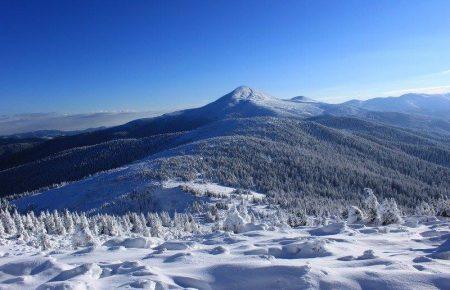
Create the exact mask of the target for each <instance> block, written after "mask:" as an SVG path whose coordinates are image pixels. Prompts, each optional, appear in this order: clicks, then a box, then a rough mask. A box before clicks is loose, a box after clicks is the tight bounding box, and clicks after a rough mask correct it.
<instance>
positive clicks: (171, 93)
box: [0, 0, 450, 114]
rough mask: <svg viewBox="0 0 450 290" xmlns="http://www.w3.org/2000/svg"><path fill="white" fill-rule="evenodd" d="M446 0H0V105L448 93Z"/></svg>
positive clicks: (35, 108) (61, 108) (20, 108)
mask: <svg viewBox="0 0 450 290" xmlns="http://www.w3.org/2000/svg"><path fill="white" fill-rule="evenodd" d="M449 15H450V2H449V1H448V0H445V1H433V0H431V1H414V0H413V1H411V0H408V1H382V0H380V1H332V0H328V1H250V0H247V1H216V0H215V1H206V0H205V1H196V0H191V1H58V0H56V1H19V0H17V1H16V0H10V1H8V0H5V1H0V43H1V45H0V114H13V113H24V112H49V111H54V112H65V113H75V112H92V111H102V110H155V109H176V108H182V107H187V106H196V105H202V104H205V103H207V102H209V101H212V100H214V99H216V98H217V97H219V96H221V95H223V94H224V93H226V92H228V91H230V90H232V89H233V88H235V87H237V86H239V85H248V86H251V87H254V88H258V89H260V90H262V91H264V92H267V93H269V94H271V95H274V96H278V97H282V98H288V97H293V96H296V95H305V96H308V97H312V98H316V99H319V100H322V101H329V102H340V101H344V100H347V99H351V98H361V99H364V98H369V97H375V96H387V95H399V94H401V93H403V92H409V91H418V92H441V91H450V17H449Z"/></svg>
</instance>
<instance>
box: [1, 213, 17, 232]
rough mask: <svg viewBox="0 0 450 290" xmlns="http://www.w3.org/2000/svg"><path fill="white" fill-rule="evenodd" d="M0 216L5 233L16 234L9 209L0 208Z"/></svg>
mask: <svg viewBox="0 0 450 290" xmlns="http://www.w3.org/2000/svg"><path fill="white" fill-rule="evenodd" d="M0 218H1V220H2V222H3V227H4V228H5V233H6V234H7V235H15V234H16V225H15V224H14V220H13V219H12V217H11V214H10V213H9V211H8V210H2V211H1V212H0Z"/></svg>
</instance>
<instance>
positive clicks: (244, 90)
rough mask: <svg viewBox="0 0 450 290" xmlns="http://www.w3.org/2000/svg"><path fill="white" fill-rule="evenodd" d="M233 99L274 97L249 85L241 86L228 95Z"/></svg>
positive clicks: (250, 99)
mask: <svg viewBox="0 0 450 290" xmlns="http://www.w3.org/2000/svg"><path fill="white" fill-rule="evenodd" d="M227 96H228V97H229V98H230V99H231V100H233V101H245V100H247V101H262V100H268V99H273V97H270V96H268V95H266V94H264V93H262V92H259V91H257V90H254V89H252V88H250V87H247V86H240V87H237V88H236V89H234V90H233V91H232V92H231V93H229V94H228V95H227Z"/></svg>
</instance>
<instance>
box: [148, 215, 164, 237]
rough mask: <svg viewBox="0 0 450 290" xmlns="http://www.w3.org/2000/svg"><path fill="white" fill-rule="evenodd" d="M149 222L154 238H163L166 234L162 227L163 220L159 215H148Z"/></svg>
mask: <svg viewBox="0 0 450 290" xmlns="http://www.w3.org/2000/svg"><path fill="white" fill-rule="evenodd" d="M147 221H148V224H149V226H150V234H151V236H152V237H162V236H163V234H164V229H163V226H162V222H161V219H160V218H159V215H158V214H157V213H148V214H147Z"/></svg>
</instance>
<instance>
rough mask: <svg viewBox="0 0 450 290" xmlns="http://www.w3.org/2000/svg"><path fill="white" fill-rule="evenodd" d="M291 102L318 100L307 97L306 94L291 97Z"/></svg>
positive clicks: (314, 101)
mask: <svg viewBox="0 0 450 290" xmlns="http://www.w3.org/2000/svg"><path fill="white" fill-rule="evenodd" d="M289 101H291V102H297V103H317V101H316V100H313V99H310V98H307V97H305V96H297V97H293V98H291V99H289Z"/></svg>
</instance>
